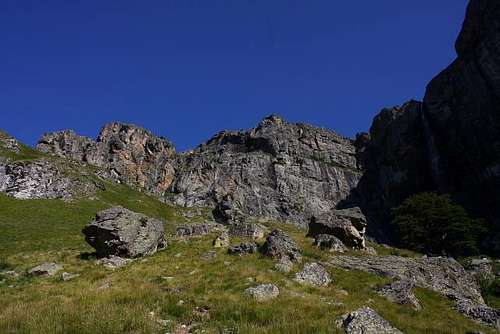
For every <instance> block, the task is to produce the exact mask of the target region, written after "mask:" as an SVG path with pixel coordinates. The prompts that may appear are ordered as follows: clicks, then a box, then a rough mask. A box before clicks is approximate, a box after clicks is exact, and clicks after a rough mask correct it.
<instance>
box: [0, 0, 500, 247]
mask: <svg viewBox="0 0 500 334" xmlns="http://www.w3.org/2000/svg"><path fill="white" fill-rule="evenodd" d="M456 50H457V59H456V60H455V61H454V62H453V63H452V64H451V65H450V66H449V67H448V68H447V69H445V70H444V71H443V72H442V73H440V74H439V75H437V76H436V77H435V78H434V79H433V80H432V81H431V82H430V84H429V85H428V87H427V92H426V94H425V98H424V101H423V102H418V101H410V102H408V103H406V104H404V105H403V106H401V107H394V108H387V109H384V110H382V111H381V112H380V113H379V114H378V115H377V116H376V117H375V119H374V120H373V124H372V126H371V128H370V131H369V133H361V134H358V135H357V137H356V140H351V139H349V138H345V137H342V136H340V135H338V134H336V133H334V132H332V131H328V130H326V129H321V128H318V127H313V126H310V125H305V124H293V123H288V122H286V121H285V120H283V119H282V118H280V117H278V116H270V117H267V118H265V119H264V120H263V121H262V122H261V123H260V124H258V125H257V126H256V127H255V128H254V129H250V130H248V131H224V132H221V133H219V134H217V135H215V136H214V137H213V138H211V139H210V140H209V141H207V142H206V143H203V144H201V145H200V146H198V147H197V148H196V149H194V150H192V151H189V152H185V153H180V154H177V153H176V152H175V149H174V147H173V145H172V144H171V143H170V142H169V141H167V140H166V139H164V138H160V137H157V136H155V135H154V134H152V133H151V132H149V131H147V130H145V129H142V128H140V127H136V126H133V125H126V124H121V123H111V124H108V125H106V126H105V127H104V128H103V129H102V131H101V133H100V135H99V137H98V138H97V139H96V140H93V139H90V138H86V137H81V136H78V135H77V134H75V133H74V132H73V131H62V132H54V133H48V134H45V135H44V136H43V137H42V138H41V139H40V141H39V143H38V146H37V148H38V150H40V151H42V152H44V153H49V154H52V155H57V156H60V157H64V158H68V159H71V160H74V161H78V162H83V163H86V164H89V165H94V166H96V167H98V168H99V169H98V172H97V173H98V176H99V177H101V178H107V179H112V180H115V181H117V182H123V183H126V184H129V185H131V186H133V187H135V188H138V189H141V190H144V191H146V192H149V193H152V194H154V195H157V196H160V197H161V198H162V199H163V200H164V201H168V202H170V203H173V204H175V205H180V206H185V207H209V208H214V207H219V208H220V207H221V206H223V207H224V208H225V210H230V211H231V212H233V214H235V215H238V216H241V217H247V218H249V219H257V220H259V219H260V220H275V221H280V222H288V223H293V224H296V225H300V226H305V225H306V224H307V223H308V222H309V221H310V220H311V218H312V217H315V216H319V215H321V214H324V213H328V212H330V211H332V210H334V209H336V208H337V209H338V208H348V207H353V206H359V207H361V208H362V210H363V212H364V214H365V215H366V216H367V217H368V220H369V224H368V226H369V227H368V234H369V235H372V236H374V237H376V238H378V239H380V240H384V241H386V240H387V239H390V228H389V224H388V221H389V219H390V209H391V208H393V207H395V206H397V205H399V204H400V203H401V202H402V201H403V200H404V199H406V198H408V197H409V196H411V195H412V194H416V193H419V192H423V191H437V192H440V193H447V194H451V195H452V197H453V198H454V200H456V201H457V202H459V203H461V204H462V205H464V206H465V207H466V208H467V209H468V210H469V212H470V213H472V214H473V215H474V216H477V217H483V218H485V219H487V220H488V221H490V222H492V224H493V226H494V228H493V229H492V233H491V235H490V236H489V238H488V240H487V241H486V242H487V243H488V242H489V244H486V246H487V247H489V248H490V249H491V250H492V251H496V252H500V249H499V248H500V238H499V236H500V233H499V232H498V230H499V226H500V223H499V218H498V217H500V2H498V1H497V0H473V1H471V2H470V4H469V6H468V9H467V14H466V19H465V22H464V25H463V28H462V31H461V32H460V35H459V37H458V40H457V42H456ZM9 140H10V142H9V143H10V144H9V145H11V146H12V145H13V144H12V140H11V139H9ZM5 145H7V142H6V144H5ZM5 147H7V146H5ZM44 163H45V164H49V163H51V162H50V160H47V161H46V162H44ZM3 164H4V165H5V166H4V167H2V168H0V180H7V181H8V182H9V184H8V186H6V185H4V186H2V185H0V189H8V191H10V192H11V193H12V194H13V196H16V192H18V189H24V188H23V186H24V185H26V184H46V182H45V183H44V181H43V177H42V176H43V172H44V171H45V170H46V168H42V167H40V168H38V167H37V166H35V167H36V168H35V167H33V166H32V164H30V165H29V166H21V167H20V166H18V165H19V163H18V164H17V165H15V166H14V165H12V163H8V162H4V163H3ZM28 167H29V168H28ZM23 168H25V169H30V168H31V169H30V170H37V171H38V172H37V173H38V174H37V175H38V176H37V182H38V183H30V182H31V181H30V180H31V179H30V175H31V174H30V172H29V171H25V170H24V169H23ZM20 169H22V171H21V170H20ZM14 171H16V172H15V173H14ZM41 175H42V176H41ZM23 180H27V181H23ZM7 181H6V182H7ZM68 182H69V181H68ZM51 184H52V183H50V184H48V185H47V187H49V186H51V187H52V185H51ZM95 187H98V185H96V186H95ZM6 191H7V190H6ZM25 192H26V191H25ZM59 195H60V194H59ZM59 195H58V193H57V192H56V193H52V195H51V198H53V197H57V196H59ZM18 196H22V195H18ZM61 196H62V195H61ZM37 198H43V194H38V195H37Z"/></svg>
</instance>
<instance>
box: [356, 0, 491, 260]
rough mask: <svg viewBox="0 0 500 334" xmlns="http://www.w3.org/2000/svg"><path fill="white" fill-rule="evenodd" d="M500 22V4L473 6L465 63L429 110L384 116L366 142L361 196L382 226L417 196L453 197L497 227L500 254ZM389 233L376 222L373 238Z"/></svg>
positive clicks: (474, 0)
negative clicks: (392, 212) (397, 208)
mask: <svg viewBox="0 0 500 334" xmlns="http://www.w3.org/2000/svg"><path fill="white" fill-rule="evenodd" d="M499 17H500V3H499V2H498V1H496V0H471V1H470V3H469V6H468V9H467V14H466V19H465V22H464V24H463V28H462V31H461V32H460V35H459V37H458V39H457V42H456V51H457V55H458V56H457V59H456V60H455V61H454V62H453V63H452V64H451V65H450V66H449V67H448V68H446V69H445V70H444V71H443V72H441V73H440V74H439V75H437V76H436V77H435V78H434V79H433V80H432V81H431V82H430V84H429V85H428V87H427V91H426V94H425V98H424V101H423V103H419V102H414V101H412V102H409V103H407V104H405V105H404V106H403V107H401V108H392V109H384V110H383V111H382V112H381V113H380V114H379V115H378V116H377V117H376V118H375V119H374V121H373V125H372V127H371V129H370V135H366V134H362V135H359V136H358V140H357V142H356V144H357V152H358V157H359V160H360V163H361V165H362V166H363V168H364V170H365V173H364V176H363V179H362V180H361V181H360V183H359V187H358V189H357V190H356V191H354V192H353V197H358V199H359V198H361V199H362V200H361V202H363V206H364V209H365V211H367V212H369V213H370V215H372V216H373V217H374V218H378V219H374V220H375V221H377V220H378V221H386V220H387V217H388V214H389V209H390V208H392V207H394V206H397V205H399V204H400V203H401V202H402V201H403V200H404V199H405V198H407V197H408V196H409V195H412V194H415V193H418V192H422V191H429V190H432V191H439V192H444V193H451V194H452V195H453V197H454V199H455V200H456V201H458V202H459V203H461V204H463V205H464V206H465V207H466V208H467V209H468V210H469V211H470V212H472V213H473V214H477V215H479V216H482V217H484V218H487V219H489V220H490V221H492V222H494V225H495V228H494V231H493V232H494V233H492V238H491V240H490V249H491V250H492V251H496V252H497V253H498V254H500V232H499V231H500V220H499V218H498V217H500V207H499V206H498V205H497V204H498V203H500V187H499V185H500V103H499V101H500V60H499V59H500V28H499V27H500V20H499V19H498V18H499ZM386 232H387V226H383V225H376V223H373V224H372V223H371V222H370V233H371V234H377V236H381V235H382V234H383V233H386ZM495 233H496V238H495Z"/></svg>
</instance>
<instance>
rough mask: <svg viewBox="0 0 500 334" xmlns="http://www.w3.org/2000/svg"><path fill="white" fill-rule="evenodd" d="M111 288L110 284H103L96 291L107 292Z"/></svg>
mask: <svg viewBox="0 0 500 334" xmlns="http://www.w3.org/2000/svg"><path fill="white" fill-rule="evenodd" d="M110 287H111V284H110V283H107V282H106V283H104V284H103V285H100V286H99V287H98V288H97V289H96V290H97V291H101V290H107V289H109V288H110Z"/></svg>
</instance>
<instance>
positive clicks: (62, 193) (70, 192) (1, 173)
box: [0, 158, 103, 200]
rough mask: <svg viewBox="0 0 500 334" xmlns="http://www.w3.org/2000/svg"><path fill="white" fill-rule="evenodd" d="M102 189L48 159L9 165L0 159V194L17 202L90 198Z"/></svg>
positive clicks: (91, 180) (93, 181) (98, 185)
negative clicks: (18, 200) (2, 193)
mask: <svg viewBox="0 0 500 334" xmlns="http://www.w3.org/2000/svg"><path fill="white" fill-rule="evenodd" d="M75 175H78V177H75ZM102 187H103V185H102V184H100V183H99V182H98V181H96V180H95V179H94V178H92V177H91V176H90V175H87V174H86V173H85V172H82V171H79V170H76V167H75V166H74V165H71V164H63V163H62V162H58V161H52V160H50V159H39V160H26V161H14V162H9V161H8V160H6V159H1V158H0V191H1V192H5V193H6V194H7V195H9V196H12V197H15V198H18V199H64V200H68V199H71V198H73V197H75V196H77V195H85V196H87V197H91V196H92V195H93V194H95V192H96V191H97V190H98V189H99V188H102Z"/></svg>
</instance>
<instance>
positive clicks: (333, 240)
mask: <svg viewBox="0 0 500 334" xmlns="http://www.w3.org/2000/svg"><path fill="white" fill-rule="evenodd" d="M314 245H315V246H316V247H318V248H320V249H322V250H328V251H330V252H338V253H344V252H345V251H347V247H346V246H345V245H344V243H343V242H342V241H340V239H339V238H337V237H335V236H333V235H331V234H318V235H317V236H316V237H315V238H314Z"/></svg>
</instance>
